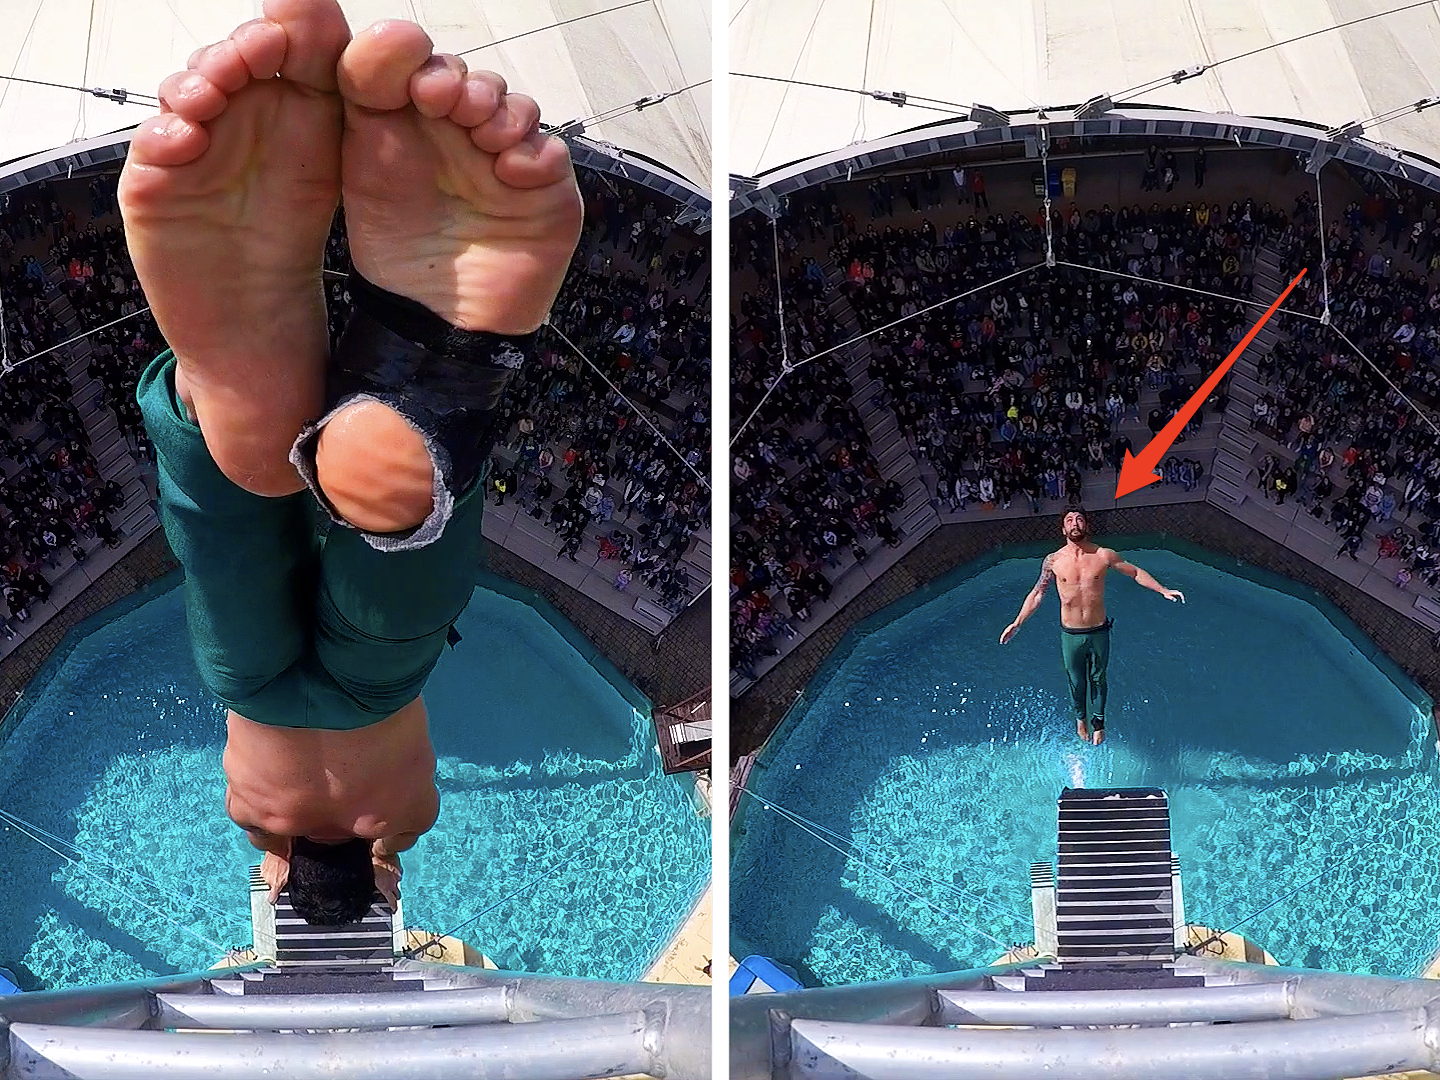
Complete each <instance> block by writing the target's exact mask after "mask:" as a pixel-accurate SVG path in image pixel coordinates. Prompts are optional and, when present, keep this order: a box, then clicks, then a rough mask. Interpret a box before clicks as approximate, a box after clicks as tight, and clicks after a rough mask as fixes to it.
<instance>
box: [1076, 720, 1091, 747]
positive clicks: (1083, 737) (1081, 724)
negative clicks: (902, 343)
mask: <svg viewBox="0 0 1440 1080" xmlns="http://www.w3.org/2000/svg"><path fill="white" fill-rule="evenodd" d="M1075 733H1076V734H1077V735H1079V736H1080V741H1081V742H1089V741H1090V725H1089V724H1087V723H1085V721H1084V720H1077V721H1076V722H1075Z"/></svg>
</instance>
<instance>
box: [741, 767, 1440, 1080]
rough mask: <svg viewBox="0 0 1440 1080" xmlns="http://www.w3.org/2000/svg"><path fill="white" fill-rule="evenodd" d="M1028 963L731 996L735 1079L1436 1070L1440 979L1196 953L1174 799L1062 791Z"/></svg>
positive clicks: (1038, 883)
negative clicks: (1190, 944) (1173, 822)
mask: <svg viewBox="0 0 1440 1080" xmlns="http://www.w3.org/2000/svg"><path fill="white" fill-rule="evenodd" d="M1057 841H1058V843H1057V849H1058V851H1057V858H1056V862H1055V864H1053V865H1052V864H1050V863H1036V864H1033V865H1032V868H1031V905H1032V909H1033V912H1034V919H1035V948H1036V951H1037V952H1038V953H1039V954H1040V955H1039V956H1038V957H1037V958H1036V959H1033V960H1021V961H1019V962H1015V963H1008V964H998V965H995V966H992V967H987V968H979V969H975V970H970V971H961V972H951V973H948V974H942V975H927V976H919V977H915V978H909V979H898V980H893V981H888V982H876V983H867V984H859V985H853V986H837V987H825V988H820V989H810V990H799V991H793V992H790V993H783V994H754V995H748V996H744V997H736V998H733V999H732V1000H731V1040H730V1065H731V1071H730V1076H731V1080H784V1078H816V1080H822V1078H823V1080H841V1078H844V1080H856V1078H861V1077H865V1078H870V1080H931V1078H941V1077H944V1078H946V1080H979V1078H982V1077H984V1078H987V1080H990V1078H999V1077H1016V1078H1020V1077H1024V1078H1033V1077H1040V1076H1043V1077H1046V1078H1047V1080H1233V1078H1237V1077H1246V1078H1250V1080H1270V1078H1276V1080H1278V1078H1280V1077H1285V1078H1287V1080H1343V1078H1347V1077H1349V1078H1356V1077H1375V1076H1380V1075H1381V1074H1393V1073H1399V1072H1404V1071H1407V1070H1440V984H1437V983H1435V982H1431V981H1426V980H1421V979H1401V978H1384V977H1379V976H1370V975H1341V974H1335V973H1332V972H1324V971H1313V970H1306V969H1299V968H1281V967H1276V966H1273V965H1265V964H1253V963H1241V962H1235V961H1225V960H1215V959H1209V958H1204V957H1199V956H1193V955H1190V954H1189V952H1187V951H1186V949H1185V942H1186V940H1187V938H1186V924H1185V916H1184V904H1183V895H1182V891H1181V888H1180V875H1179V869H1178V866H1177V863H1176V860H1175V857H1174V854H1173V852H1172V851H1171V848H1170V812H1169V806H1168V800H1167V799H1166V796H1165V793H1164V792H1162V791H1159V790H1158V789H1154V788H1136V789H1113V790H1066V791H1065V792H1064V793H1063V794H1062V795H1061V796H1060V799H1059V805H1058V813H1057Z"/></svg>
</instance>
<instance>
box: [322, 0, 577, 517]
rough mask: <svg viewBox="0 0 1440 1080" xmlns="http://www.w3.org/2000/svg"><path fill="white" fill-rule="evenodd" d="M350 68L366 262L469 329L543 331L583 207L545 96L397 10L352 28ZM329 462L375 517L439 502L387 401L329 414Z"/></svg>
mask: <svg viewBox="0 0 1440 1080" xmlns="http://www.w3.org/2000/svg"><path fill="white" fill-rule="evenodd" d="M339 82H340V90H341V93H342V94H343V95H344V101H345V137H344V150H343V187H344V203H345V221H346V227H347V229H348V231H349V236H350V253H351V255H352V257H353V258H354V261H355V267H356V269H357V270H358V271H359V272H360V273H361V274H363V275H364V276H365V277H366V278H367V279H368V280H370V281H372V282H374V283H375V284H376V285H378V286H380V287H381V288H383V289H387V290H389V291H390V292H393V293H398V294H399V295H401V296H405V297H408V298H409V299H412V300H416V301H418V302H420V303H421V304H424V305H425V306H426V307H427V308H429V309H430V310H431V311H432V312H434V313H435V314H436V315H438V316H440V317H441V318H442V319H444V320H445V321H446V322H448V323H450V324H451V325H453V326H456V327H458V328H460V329H463V330H488V331H491V332H494V333H497V334H526V333H529V332H531V331H533V330H535V329H536V328H537V327H538V326H539V325H540V324H541V323H542V322H543V321H544V319H545V317H546V316H547V314H548V313H549V311H550V305H551V304H552V303H554V300H555V295H556V294H557V293H558V292H559V291H560V285H561V283H562V282H563V281H564V278H565V271H566V269H567V268H568V266H569V264H570V257H571V255H573V254H574V251H575V244H576V242H577V241H578V239H579V235H580V219H581V203H580V196H579V190H578V189H577V187H576V185H575V174H574V171H573V170H572V168H571V165H570V155H569V152H568V151H567V150H566V148H565V144H564V143H562V142H561V141H560V140H558V139H555V138H551V137H548V136H545V135H542V134H540V131H539V123H540V110H539V107H538V106H537V105H536V104H535V102H534V101H533V100H532V99H531V98H528V97H525V96H523V95H520V94H512V93H509V92H508V89H507V87H506V85H505V82H504V80H503V79H501V78H500V77H499V76H498V75H495V74H492V73H489V72H470V71H468V70H467V68H466V66H465V62H464V61H463V60H461V59H460V58H459V57H455V56H434V55H432V54H431V41H430V38H429V37H428V36H427V35H426V34H425V32H424V31H423V30H421V29H420V27H418V26H416V25H415V24H414V23H408V22H400V21H396V20H387V21H383V22H380V23H376V24H375V25H374V26H372V27H370V28H369V29H368V30H366V31H364V32H363V33H361V34H359V35H358V36H357V37H356V38H355V40H354V41H353V42H351V43H350V45H349V47H348V48H347V49H346V50H345V53H344V55H343V56H342V57H341V58H340V67H339ZM316 474H317V477H318V479H319V483H320V486H321V488H322V489H323V490H324V491H325V494H326V497H327V498H328V499H329V500H330V502H331V504H332V505H333V506H334V507H335V509H336V510H337V511H338V512H339V513H340V514H341V516H342V517H344V518H345V519H346V520H347V521H349V522H350V523H351V524H353V525H356V526H358V527H359V528H361V529H364V530H366V531H368V532H396V531H399V530H401V529H405V528H409V527H412V526H414V525H418V524H419V523H420V522H421V521H423V520H424V519H425V517H426V516H427V515H428V514H429V513H430V504H431V490H432V479H433V477H432V468H431V465H430V461H429V457H428V455H427V454H426V452H425V447H424V443H423V442H422V440H421V438H420V436H419V435H418V434H417V433H415V432H414V431H413V430H411V429H410V428H409V427H408V426H407V425H406V424H405V423H404V422H403V421H402V420H401V419H400V417H399V415H398V414H396V413H394V412H393V411H392V410H391V409H389V407H388V406H385V405H380V404H357V405H353V406H351V407H350V408H349V409H347V410H345V411H344V412H342V413H341V414H340V415H339V416H337V417H336V419H335V420H334V421H332V422H331V423H330V424H329V425H327V426H326V427H325V429H324V430H323V431H322V433H321V436H320V440H319V444H318V445H317V447H316Z"/></svg>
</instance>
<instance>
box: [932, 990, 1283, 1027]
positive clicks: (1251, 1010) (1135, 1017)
mask: <svg viewBox="0 0 1440 1080" xmlns="http://www.w3.org/2000/svg"><path fill="white" fill-rule="evenodd" d="M1293 992H1294V984H1293V983H1291V982H1283V983H1256V984H1254V985H1252V986H1208V987H1207V986H1195V987H1187V988H1185V989H1179V990H1059V991H1056V990H1050V991H1046V992H1044V993H1018V994H1017V993H1013V992H1009V991H996V990H989V991H981V992H979V993H965V992H964V991H957V990H941V991H940V1023H942V1024H976V1025H981V1024H997V1025H1010V1026H1015V1027H1041V1028H1048V1027H1062V1026H1066V1025H1085V1024H1104V1025H1116V1024H1192V1023H1205V1022H1210V1023H1217V1022H1220V1021H1232V1022H1234V1021H1241V1020H1285V1019H1288V1018H1289V1016H1290V1004H1291V997H1292V995H1293Z"/></svg>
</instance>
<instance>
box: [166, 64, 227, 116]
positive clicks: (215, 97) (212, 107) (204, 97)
mask: <svg viewBox="0 0 1440 1080" xmlns="http://www.w3.org/2000/svg"><path fill="white" fill-rule="evenodd" d="M225 101H226V98H225V95H224V94H222V93H221V92H220V90H219V89H218V88H217V87H216V86H215V84H214V83H212V82H211V81H210V80H209V79H207V78H206V77H205V76H204V75H202V74H200V72H198V71H177V72H176V73H175V74H173V75H171V76H169V77H168V78H166V80H165V81H164V82H162V83H161V84H160V102H161V104H162V105H163V106H164V107H165V109H166V111H168V112H172V113H174V114H176V115H177V116H181V117H183V118H184V119H186V120H191V121H193V122H195V123H197V124H201V123H204V122H205V121H206V120H214V119H215V117H217V116H219V115H220V114H221V113H222V112H224V111H225Z"/></svg>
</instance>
